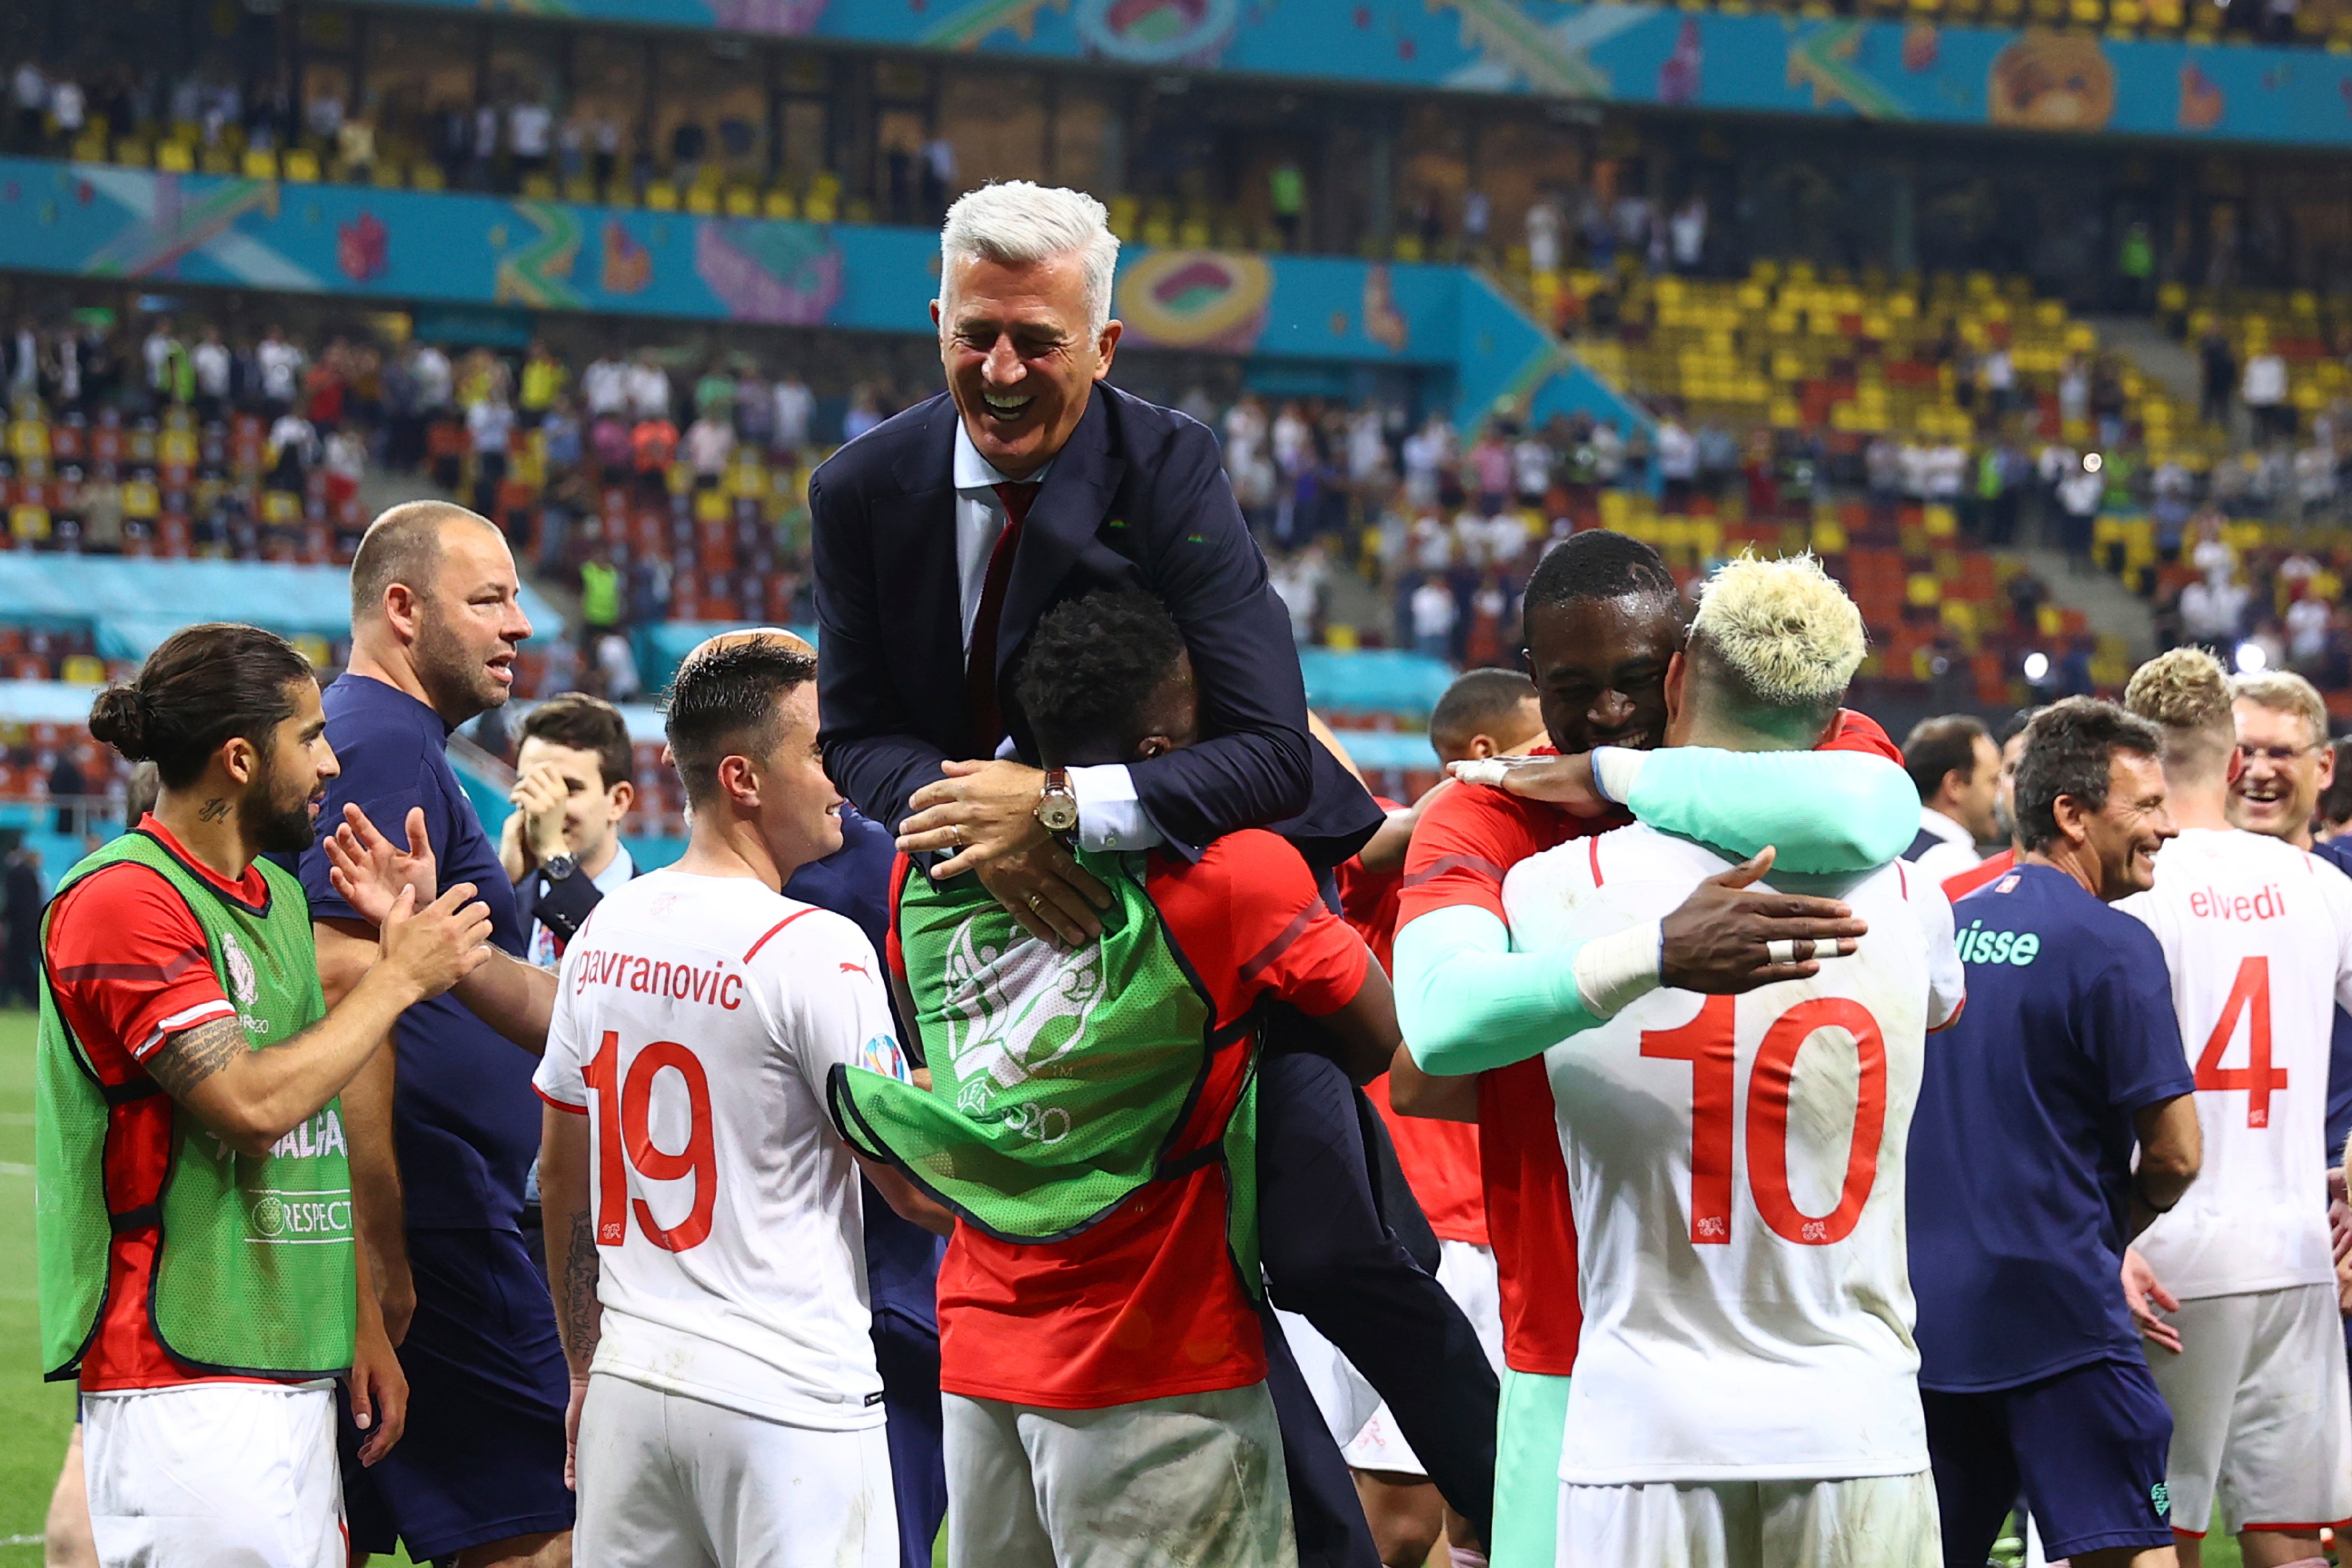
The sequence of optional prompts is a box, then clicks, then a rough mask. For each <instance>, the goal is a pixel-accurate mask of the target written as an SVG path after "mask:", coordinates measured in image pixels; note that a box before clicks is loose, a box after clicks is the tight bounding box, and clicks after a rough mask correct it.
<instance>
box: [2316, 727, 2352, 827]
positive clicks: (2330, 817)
mask: <svg viewBox="0 0 2352 1568" xmlns="http://www.w3.org/2000/svg"><path fill="white" fill-rule="evenodd" d="M2327 749H2328V750H2329V751H2331V752H2335V753H2336V777H2335V778H2334V779H2332V780H2330V781H2329V783H2328V785H2327V787H2326V789H2324V790H2321V791H2320V792H2319V820H2320V821H2322V822H2325V823H2326V824H2327V825H2328V826H2331V827H2332V826H2335V825H2336V824H2337V823H2340V822H2345V821H2352V740H2345V741H2330V742H2328V743H2327Z"/></svg>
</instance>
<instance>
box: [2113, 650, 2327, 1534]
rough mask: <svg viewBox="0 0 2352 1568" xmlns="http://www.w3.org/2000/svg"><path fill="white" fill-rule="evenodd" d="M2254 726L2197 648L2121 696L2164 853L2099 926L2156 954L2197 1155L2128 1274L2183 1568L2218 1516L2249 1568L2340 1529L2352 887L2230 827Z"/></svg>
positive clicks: (2241, 698) (2275, 840)
mask: <svg viewBox="0 0 2352 1568" xmlns="http://www.w3.org/2000/svg"><path fill="white" fill-rule="evenodd" d="M2263 705H2264V700H2262V699H2255V698H2252V696H2251V695H2250V694H2249V693H2248V692H2247V691H2245V690H2244V689H2242V688H2241V689H2232V687H2231V682H2230V679H2229V677H2227V676H2226V675H2224V674H2223V673H2222V672H2221V666H2220V665H2219V664H2217V663H2215V662H2214V660H2213V658H2212V656H2211V655H2210V654H2208V653H2206V652H2204V651H2203V650H2202V649H2199V648H2175V649H2173V650H2172V651H2171V652H2169V653H2167V654H2163V655H2161V656H2159V657H2158V658H2153V659H2150V660H2149V661H2148V662H2147V663H2146V664H2144V665H2142V666H2141V667H2140V668H2139V670H2138V672H2137V674H2135V675H2134V676H2133V677H2132V679H2131V684H2130V685H2129V686H2127V687H2126V688H2125V689H2124V706H2125V707H2126V708H2128V709H2129V710H2131V711H2133V712H2134V713H2137V714H2138V715H2139V716H2140V717H2141V718H2143V719H2147V720H2149V721H2153V722H2154V723H2155V724H2156V725H2157V727H2158V729H2159V730H2160V731H2163V734H2164V776H2165V784H2166V787H2167V791H2168V795H2169V796H2170V800H2171V806H2172V816H2173V820H2174V821H2175V822H2176V823H2177V824H2178V825H2179V828H2180V836H2179V837H2178V838H2176V839H2175V840H2173V842H2172V843H2170V844H2168V845H2167V846H2166V847H2165V848H2164V851H2163V853H2162V854H2160V855H2158V857H2157V858H2156V883H2155V886H2154V887H2152V888H2151V889H2148V890H2147V892H2145V893H2138V894H2135V895H2134V896H2133V897H2131V898H2128V899H2126V900H2123V902H2122V903H2120V904H2118V905H2117V906H2116V908H2118V909H2121V910H2124V911H2126V913H2128V914H2132V915H2136V916H2137V917H2138V918H2139V919H2140V920H2141V921H2144V922H2146V923H2147V927H2148V929H2149V930H2151V931H2154V932H2155V933H2156V938H2157V941H2158V943H2159V944H2160V945H2161V946H2162V947H2163V949H2164V957H2165V963H2166V964H2167V965H2168V967H2169V969H2170V970H2171V974H2172V1005H2173V1009H2174V1011H2175V1012H2176V1013H2177V1014H2178V1015H2179V1019H2180V1038H2181V1043H2182V1044H2183V1045H2184V1046H2186V1047H2188V1050H2189V1057H2190V1059H2191V1061H2192V1063H2193V1065H2194V1068H2195V1071H2196V1080H2197V1121H2198V1125H2199V1129H2200V1132H2201V1134H2202V1137H2203V1141H2204V1150H2205V1156H2204V1173H2203V1174H2202V1175H2200V1177H2199V1178H2198V1181H2197V1184H2196V1185H2195V1186H2193V1187H2191V1188H2189V1192H2188V1195H2187V1196H2185V1197H2183V1198H2182V1199H2181V1200H2180V1201H2179V1204H2178V1205H2176V1206H2175V1207H2173V1208H2172V1209H2171V1210H2170V1211H2169V1212H2168V1213H2165V1214H2163V1215H2159V1216H2158V1218H2157V1220H2156V1221H2155V1223H2154V1224H2152V1225H2150V1226H2148V1228H2147V1230H2146V1231H2145V1232H2143V1233H2142V1234H2141V1236H2140V1237H2139V1241H2138V1244H2137V1247H2136V1249H2135V1253H2134V1254H2133V1255H2132V1256H2131V1257H2128V1258H2126V1266H2125V1279H2126V1285H2127V1287H2128V1288H2129V1289H2130V1291H2131V1294H2132V1297H2133V1301H2134V1308H2135V1312H2136V1315H2137V1316H2138V1317H2139V1318H2140V1320H2141V1324H2142V1330H2143V1332H2145V1333H2147V1337H2148V1338H2149V1339H2150V1341H2151V1342H2154V1343H2156V1344H2158V1345H2159V1346H2162V1347H2164V1349H2163V1352H2160V1353H2158V1354H2157V1355H2155V1356H2153V1357H2151V1358H2150V1370H2152V1371H2153V1372H2154V1373H2156V1382H2157V1386H2158V1388H2159V1389H2161V1390H2162V1391H2163V1393H2164V1399H2165V1403H2166V1404H2167V1405H2170V1406H2171V1407H2172V1418H2173V1435H2172V1452H2171V1458H2170V1461H2169V1463H2168V1466H2167V1473H2166V1477H2165V1483H2166V1489H2167V1492H2168V1500H2169V1501H2170V1504H2171V1508H2172V1528H2173V1533H2174V1535H2175V1536H2176V1537H2177V1538H2178V1540H2179V1550H2180V1561H2181V1563H2183V1564H2184V1565H2185V1568H2198V1565H2199V1563H2200V1562H2201V1561H2202V1543H2203V1539H2204V1536H2205V1533H2206V1531H2208V1530H2209V1529H2211V1528H2214V1527H2215V1524H2216V1518H2215V1515H2216V1505H2217V1504H2218V1505H2219V1521H2218V1524H2219V1528H2221V1529H2222V1530H2224V1531H2231V1532H2232V1533H2235V1534H2236V1535H2237V1536H2238V1540H2239V1544H2240V1549H2241V1551H2242V1552H2243V1554H2244V1557H2245V1561H2246V1562H2247V1563H2248V1564H2250V1565H2251V1568H2284V1565H2294V1568H2315V1565H2316V1564H2317V1563H2320V1562H2321V1561H2322V1558H2321V1556H2320V1541H2319V1531H2320V1528H2321V1527H2322V1526H2323V1525H2325V1524H2329V1523H2333V1522H2335V1521H2340V1520H2344V1519H2346V1518H2347V1517H2352V1396H2347V1388H2346V1382H2345V1352H2344V1339H2343V1331H2342V1329H2341V1327H2340V1326H2339V1323H2338V1319H2337V1313H2336V1291H2335V1289H2334V1286H2335V1279H2336V1275H2335V1268H2334V1262H2333V1258H2332V1256H2331V1252H2330V1248H2329V1246H2328V1234H2327V1188H2326V1170H2327V1167H2328V1165H2329V1163H2331V1162H2330V1161H2329V1159H2328V1151H2327V1148H2326V1131H2325V1118H2326V1084H2327V1065H2328V1046H2329V1035H2330V1031H2331V1029H2332V1027H2333V1025H2334V1022H2335V1014H2336V1006H2337V1005H2338V1004H2340V1003H2343V1002H2346V1001H2352V882H2347V880H2346V879H2345V878H2344V876H2343V875H2342V874H2341V873H2339V872H2338V871H2336V868H2334V867H2332V866H2329V865H2326V863H2324V862H2322V861H2321V860H2319V859H2317V858H2315V857H2313V856H2311V855H2307V854H2305V853H2304V852H2303V851H2301V850H2300V849H2298V848H2296V847H2294V845H2293V844H2292V843H2290V842H2287V841H2285V839H2284V837H2273V836H2270V835H2266V834H2263V833H2254V832H2247V831H2243V830H2242V829H2240V828H2237V827H2233V826H2231V812H2230V805H2231V784H2232V782H2233V781H2234V780H2237V779H2239V778H2240V777H2242V772H2243V769H2244V766H2245V764H2244V763H2243V761H2242V755H2243V752H2242V733H2243V731H2242V728H2241V727H2242V724H2243V722H2244V717H2245V715H2244V711H2243V710H2245V709H2247V708H2248V707H2249V706H2263ZM2233 708H2235V709H2237V710H2239V711H2238V712H2236V713H2233V712H2232V709H2233ZM2289 722H2290V724H2292V725H2293V727H2294V730H2296V731H2301V730H2303V729H2304V727H2305V721H2304V720H2303V719H2301V718H2290V720H2289ZM2264 809H2265V810H2266V811H2274V810H2275V805H2274V803H2268V802H2266V803H2264ZM2305 815H2306V816H2307V815H2308V806H2307V805H2306V806H2305ZM2151 1302H2152V1303H2153V1305H2151V1304H2150V1303H2151ZM2158 1309H2161V1313H2160V1314H2159V1311H2158Z"/></svg>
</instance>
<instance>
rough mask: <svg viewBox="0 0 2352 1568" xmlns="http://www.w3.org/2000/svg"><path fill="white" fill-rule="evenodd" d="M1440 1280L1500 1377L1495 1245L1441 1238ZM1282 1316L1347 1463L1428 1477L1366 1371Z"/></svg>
mask: <svg viewBox="0 0 2352 1568" xmlns="http://www.w3.org/2000/svg"><path fill="white" fill-rule="evenodd" d="M1437 1282H1438V1283H1439V1284H1441V1285H1443V1286H1444V1287H1445V1293H1446V1294H1447V1295H1449V1296H1451V1297H1453V1298H1454V1305H1455V1306H1457V1307H1460V1308H1461V1309H1462V1312H1463V1315H1464V1316H1465V1317H1467V1318H1468V1319H1469V1320H1470V1327H1471V1328H1472V1329H1473V1330H1475V1331H1476V1332H1477V1335H1478V1344H1479V1346H1480V1348H1481V1349H1483V1350H1485V1351H1486V1361H1487V1363H1488V1364H1490V1365H1492V1366H1493V1367H1494V1369H1495V1373H1496V1376H1498V1377H1499V1376H1500V1375H1501V1374H1502V1370H1503V1292H1502V1286H1501V1284H1500V1283H1499V1282H1498V1281H1497V1279H1496V1272H1495V1252H1494V1249H1493V1248H1492V1247H1481V1246H1479V1245H1478V1244H1477V1243H1476V1242H1475V1241H1445V1240H1440V1241H1439V1242H1438V1244H1437ZM1277 1315H1278V1316H1279V1317H1280V1318H1281V1320H1282V1335H1283V1338H1284V1339H1286V1340H1287V1341H1288V1342H1289V1343H1290V1351H1291V1354H1292V1355H1293V1356H1295V1357H1297V1361H1298V1368H1299V1372H1300V1373H1301V1374H1303V1375H1304V1376H1305V1378H1306V1380H1307V1389H1308V1391H1309V1392H1310V1393H1312V1394H1314V1395H1315V1404H1316V1406H1317V1408H1318V1409H1319V1410H1321V1411H1322V1413H1323V1421H1324V1424H1325V1425H1326V1426H1329V1427H1330V1428H1331V1440H1332V1441H1333V1442H1335V1443H1337V1444H1339V1453H1340V1456H1341V1457H1342V1458H1345V1459H1346V1460H1347V1461H1348V1465H1349V1468H1351V1469H1358V1470H1377V1471H1380V1472H1381V1473H1383V1474H1391V1475H1400V1476H1417V1477H1420V1478H1422V1479H1427V1478H1428V1475H1429V1471H1428V1468H1426V1467H1425V1466H1423V1464H1422V1462H1421V1460H1420V1458H1419V1457H1417V1456H1416V1455H1415V1454H1414V1453H1413V1451H1412V1445H1411V1444H1409V1443H1407V1442H1406V1441H1405V1440H1404V1434H1403V1433H1402V1432H1400V1431H1398V1430H1397V1425H1396V1417H1394V1416H1393V1415H1390V1414H1389V1407H1388V1405H1386V1404H1384V1403H1383V1402H1382V1401H1381V1396H1380V1394H1378V1393H1377V1392H1375V1391H1374V1389H1373V1388H1372V1385H1371V1384H1370V1383H1369V1382H1367V1381H1365V1378H1364V1374H1363V1373H1360V1372H1358V1371H1357V1370H1356V1369H1355V1367H1354V1366H1353V1365H1351V1364H1350V1363H1349V1361H1348V1358H1347V1357H1346V1356H1343V1355H1341V1354H1340V1353H1339V1349H1338V1347H1337V1346H1335V1345H1333V1344H1332V1343H1331V1342H1330V1341H1328V1340H1327V1339H1325V1338H1324V1337H1323V1336H1322V1335H1321V1334H1320V1333H1318V1332H1317V1331H1316V1329H1315V1325H1313V1324H1312V1323H1309V1322H1308V1321H1307V1320H1306V1319H1304V1318H1302V1317H1299V1316H1297V1314H1296V1313H1292V1312H1282V1313H1278V1314H1277Z"/></svg>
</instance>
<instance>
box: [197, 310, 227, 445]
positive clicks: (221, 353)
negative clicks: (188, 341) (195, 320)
mask: <svg viewBox="0 0 2352 1568" xmlns="http://www.w3.org/2000/svg"><path fill="white" fill-rule="evenodd" d="M230 363H231V362H230V359H229V353H228V345H227V344H226V343H224V342H221V335H220V329H219V328H218V327H206V328H205V335H204V339H203V341H202V342H198V343H197V344H196V346H195V348H194V349H193V350H192V351H190V353H189V354H188V365H189V370H190V373H191V374H192V375H193V377H194V383H195V405H196V417H197V418H198V419H201V420H204V421H205V422H207V423H209V422H211V421H212V420H215V419H217V418H219V417H220V416H221V414H222V412H223V411H224V410H225V409H226V408H227V406H228V395H229V367H230Z"/></svg>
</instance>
